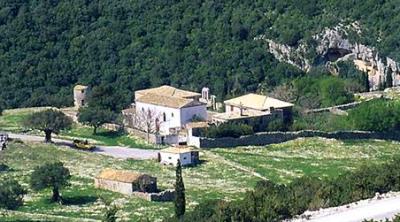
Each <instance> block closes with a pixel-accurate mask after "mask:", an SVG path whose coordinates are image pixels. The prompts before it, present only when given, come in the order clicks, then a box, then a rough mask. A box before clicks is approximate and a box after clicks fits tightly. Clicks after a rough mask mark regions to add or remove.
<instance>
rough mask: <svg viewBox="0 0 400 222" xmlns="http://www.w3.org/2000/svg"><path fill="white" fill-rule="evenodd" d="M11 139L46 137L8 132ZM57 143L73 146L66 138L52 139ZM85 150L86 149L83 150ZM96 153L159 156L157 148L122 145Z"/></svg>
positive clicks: (41, 139) (124, 156) (102, 147)
mask: <svg viewBox="0 0 400 222" xmlns="http://www.w3.org/2000/svg"><path fill="white" fill-rule="evenodd" d="M8 135H9V137H10V138H11V139H20V140H22V141H31V142H43V141H44V138H43V137H41V136H34V135H27V134H15V133H9V134H8ZM52 140H53V142H54V143H55V144H58V145H65V146H70V147H71V146H72V142H71V141H70V140H64V139H56V138H54V139H52ZM82 152H84V151H82ZM93 152H94V153H99V154H103V155H107V156H112V157H115V158H122V159H128V158H129V159H142V160H144V159H155V158H157V153H158V151H157V150H147V149H137V148H130V147H122V146H97V147H96V149H95V150H94V151H93Z"/></svg>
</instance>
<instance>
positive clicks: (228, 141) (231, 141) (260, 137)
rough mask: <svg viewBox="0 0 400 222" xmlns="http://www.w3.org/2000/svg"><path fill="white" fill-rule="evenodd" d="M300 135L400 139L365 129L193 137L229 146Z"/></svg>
mask: <svg viewBox="0 0 400 222" xmlns="http://www.w3.org/2000/svg"><path fill="white" fill-rule="evenodd" d="M302 137H324V138H331V139H340V140H355V139H382V140H395V141H400V134H399V133H396V132H388V133H379V132H365V131H337V132H322V131H309V130H305V131H297V132H263V133H256V134H253V135H249V136H242V137H240V138H231V137H225V138H194V139H198V147H199V148H229V147H237V146H264V145H268V144H275V143H282V142H286V141H290V140H294V139H297V138H302Z"/></svg>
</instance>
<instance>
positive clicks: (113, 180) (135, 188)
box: [94, 169, 158, 194]
mask: <svg viewBox="0 0 400 222" xmlns="http://www.w3.org/2000/svg"><path fill="white" fill-rule="evenodd" d="M94 185H95V187H96V188H101V189H106V190H111V191H114V192H118V193H122V194H132V193H133V192H145V193H155V192H157V191H158V189H157V178H155V177H152V176H149V175H147V174H142V173H137V172H132V171H126V170H113V169H105V170H103V171H102V172H101V173H100V174H99V175H97V176H96V177H95V180H94Z"/></svg>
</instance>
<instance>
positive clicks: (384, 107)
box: [348, 99, 400, 132]
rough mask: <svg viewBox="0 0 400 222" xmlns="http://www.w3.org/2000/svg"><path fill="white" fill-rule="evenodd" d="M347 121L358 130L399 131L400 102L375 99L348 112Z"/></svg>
mask: <svg viewBox="0 0 400 222" xmlns="http://www.w3.org/2000/svg"><path fill="white" fill-rule="evenodd" d="M348 120H349V121H351V122H352V123H353V125H354V128H356V129H358V130H367V131H378V132H384V131H391V130H399V129H400V102H398V101H390V100H385V99H377V100H372V101H368V102H365V103H362V104H361V105H360V106H358V107H356V108H354V109H353V110H351V111H350V112H349V115H348Z"/></svg>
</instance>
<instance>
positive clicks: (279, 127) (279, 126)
mask: <svg viewBox="0 0 400 222" xmlns="http://www.w3.org/2000/svg"><path fill="white" fill-rule="evenodd" d="M287 128H288V127H287V126H286V125H285V123H284V122H283V120H282V119H274V120H272V121H271V122H269V123H268V126H267V131H285V130H287Z"/></svg>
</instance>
